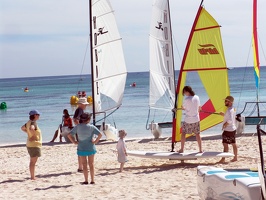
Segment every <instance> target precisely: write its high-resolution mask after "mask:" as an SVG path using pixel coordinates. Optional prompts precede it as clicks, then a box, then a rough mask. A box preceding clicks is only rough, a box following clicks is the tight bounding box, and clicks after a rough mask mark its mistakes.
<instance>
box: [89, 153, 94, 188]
mask: <svg viewBox="0 0 266 200" xmlns="http://www.w3.org/2000/svg"><path fill="white" fill-rule="evenodd" d="M88 163H89V167H90V175H91V184H94V155H91V156H88Z"/></svg>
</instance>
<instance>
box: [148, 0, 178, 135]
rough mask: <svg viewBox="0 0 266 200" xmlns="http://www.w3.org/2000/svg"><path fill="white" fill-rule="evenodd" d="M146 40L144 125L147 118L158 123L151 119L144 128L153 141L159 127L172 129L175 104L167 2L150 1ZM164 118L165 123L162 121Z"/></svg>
mask: <svg viewBox="0 0 266 200" xmlns="http://www.w3.org/2000/svg"><path fill="white" fill-rule="evenodd" d="M149 41H150V42H149V43H150V85H149V87H150V88H149V91H150V92H149V115H148V120H147V124H148V123H149V119H150V118H151V116H153V117H154V116H160V117H161V118H160V120H162V121H161V122H159V123H158V122H156V121H155V120H156V119H153V120H152V121H151V123H150V124H149V126H148V125H146V127H147V129H150V130H151V131H152V133H153V135H154V137H155V138H158V137H160V135H161V132H162V131H161V128H168V127H172V121H171V119H172V109H173V107H174V101H175V70H174V56H173V45H172V29H171V18H170V9H169V0H156V1H154V2H153V5H152V18H151V27H150V35H149ZM167 115H168V118H167ZM165 118H166V119H168V121H167V120H166V121H164V119H165ZM169 121H170V122H169Z"/></svg>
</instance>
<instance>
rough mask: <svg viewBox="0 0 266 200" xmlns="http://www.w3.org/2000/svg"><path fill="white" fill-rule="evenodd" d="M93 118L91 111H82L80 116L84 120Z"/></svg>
mask: <svg viewBox="0 0 266 200" xmlns="http://www.w3.org/2000/svg"><path fill="white" fill-rule="evenodd" d="M90 118H91V114H89V113H82V114H81V115H80V117H79V119H80V120H81V121H83V122H86V121H88V120H89V119H90Z"/></svg>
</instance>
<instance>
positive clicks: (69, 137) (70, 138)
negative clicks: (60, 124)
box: [67, 133, 78, 144]
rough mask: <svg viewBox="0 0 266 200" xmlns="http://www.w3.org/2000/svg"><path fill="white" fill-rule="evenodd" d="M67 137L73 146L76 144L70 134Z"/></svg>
mask: <svg viewBox="0 0 266 200" xmlns="http://www.w3.org/2000/svg"><path fill="white" fill-rule="evenodd" d="M67 137H68V139H69V140H70V141H71V142H72V143H73V144H78V141H75V139H74V138H73V136H72V135H71V134H70V133H69V134H68V135H67Z"/></svg>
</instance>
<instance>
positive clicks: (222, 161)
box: [217, 159, 225, 164]
mask: <svg viewBox="0 0 266 200" xmlns="http://www.w3.org/2000/svg"><path fill="white" fill-rule="evenodd" d="M217 163H221V164H224V163H225V159H221V160H220V161H219V162H217Z"/></svg>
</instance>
